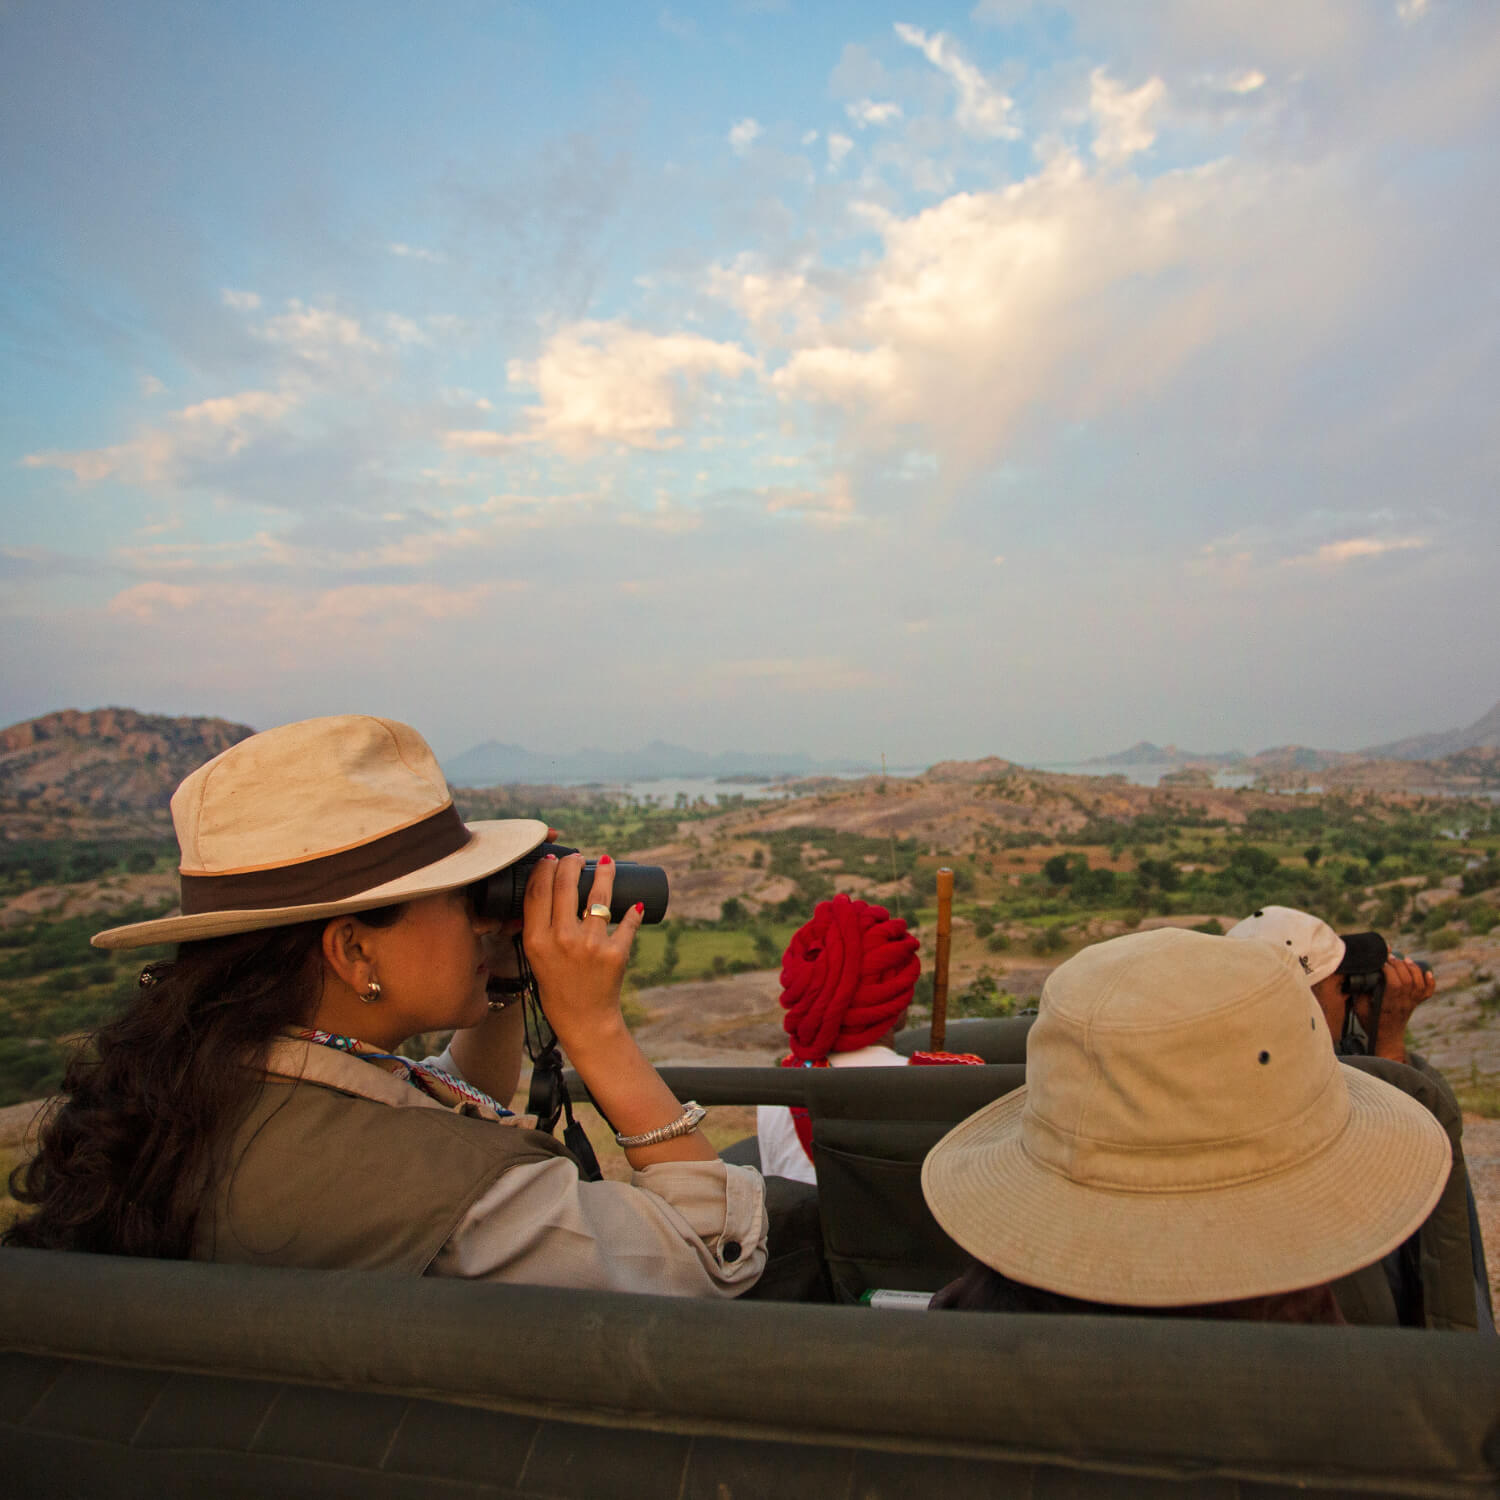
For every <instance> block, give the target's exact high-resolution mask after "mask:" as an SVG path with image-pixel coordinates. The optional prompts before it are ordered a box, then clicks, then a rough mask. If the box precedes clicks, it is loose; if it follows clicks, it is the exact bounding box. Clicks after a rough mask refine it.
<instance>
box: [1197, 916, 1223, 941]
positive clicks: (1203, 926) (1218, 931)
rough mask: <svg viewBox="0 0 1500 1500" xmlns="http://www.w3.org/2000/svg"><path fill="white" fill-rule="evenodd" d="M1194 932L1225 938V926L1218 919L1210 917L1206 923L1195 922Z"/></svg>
mask: <svg viewBox="0 0 1500 1500" xmlns="http://www.w3.org/2000/svg"><path fill="white" fill-rule="evenodd" d="M1193 931H1194V932H1206V933H1208V934H1209V936H1210V937H1223V936H1224V924H1223V923H1222V922H1220V921H1219V919H1218V918H1217V917H1210V918H1209V919H1208V920H1207V921H1206V922H1194V923H1193Z"/></svg>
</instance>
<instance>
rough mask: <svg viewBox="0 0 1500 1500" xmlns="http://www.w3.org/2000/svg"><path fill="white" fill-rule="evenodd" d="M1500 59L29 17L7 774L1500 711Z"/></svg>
mask: <svg viewBox="0 0 1500 1500" xmlns="http://www.w3.org/2000/svg"><path fill="white" fill-rule="evenodd" d="M1497 147H1500V6H1497V5H1495V4H1493V3H1490V0H1472V3H1465V0H1318V3H1316V4H1308V3H1306V0H1135V3H1132V4H1130V5H1128V6H1127V5H1120V4H1118V3H1116V0H1069V3H1060V4H1052V3H1028V0H979V3H978V4H973V3H969V4H962V5H951V4H940V3H930V0H914V3H910V4H908V3H901V4H898V5H894V6H890V5H887V4H885V3H883V0H860V3H857V4H856V3H847V0H844V3H840V0H817V3H813V0H785V3H771V0H759V3H755V0H720V3H717V4H690V3H687V0H676V3H674V4H672V5H670V6H662V5H658V4H632V3H627V0H619V3H604V0H598V3H592V4H585V3H577V0H575V3H568V0H551V3H546V4H541V3H538V4H502V3H486V4H481V3H464V0H447V3H437V4H427V5H417V4H395V3H387V0H359V3H357V4H356V3H349V4H336V3H320V0H297V3H283V0H259V3H257V4H255V5H237V6H227V5H219V6H206V5H201V4H197V3H193V0H184V3H180V4H173V3H167V0H136V3H132V4H130V5H119V4H117V3H91V0H90V3H85V0H0V722H4V723H11V722H15V721H17V720H20V719H24V718H29V717H31V716H34V715H37V714H41V713H45V712H48V711H50V710H53V709H58V708H64V707H79V708H90V707H97V706H102V705H106V704H124V705H128V706H130V707H134V708H138V709H141V710H143V711H148V712H159V713H173V714H220V715H224V716H226V717H228V718H232V719H236V720H242V721H245V722H248V723H250V724H253V725H255V726H257V727H268V726H270V725H272V724H276V723H281V722H285V721H288V720H291V719H297V718H303V717H309V716H312V715H316V714H323V713H343V712H352V711H362V712H373V713H380V714H385V715H387V716H390V717H394V718H399V719H404V720H407V721H408V722H410V723H413V724H415V725H416V726H417V727H418V728H419V729H420V730H421V731H422V732H423V733H424V734H425V735H426V736H427V737H428V739H429V740H430V741H431V742H432V744H433V746H434V748H435V749H436V750H437V751H438V753H439V755H440V756H450V757H451V756H453V755H456V754H458V753H459V752H461V751H463V750H465V749H467V748H468V747H469V746H471V745H473V744H475V743H477V742H479V741H482V740H486V739H498V740H502V741H507V742H511V743H516V744H522V745H525V746H527V747H529V748H531V749H536V750H544V749H546V748H547V747H548V746H557V747H559V748H563V747H570V748H571V747H577V746H610V747H621V748H630V747H634V746H638V745H640V744H643V743H645V742H646V741H648V740H651V739H654V738H660V739H665V740H670V741H673V742H676V743H679V744H684V745H688V746H691V747H693V748H695V749H702V750H710V751H712V750H722V749H727V748H736V749H747V750H767V749H771V750H776V749H779V750H788V751H791V750H796V751H805V752H810V753H812V754H814V755H817V756H824V757H833V756H839V757H854V758H856V759H860V760H865V761H870V762H874V761H877V760H878V759H879V757H880V756H881V755H885V756H886V757H887V758H888V760H889V762H890V763H891V764H893V765H898V764H899V765H910V764H926V763H929V762H931V761H934V760H938V759H945V758H963V759H968V758H973V757H977V756H981V755H988V754H998V755H1004V756H1008V757H1011V758H1013V759H1020V760H1033V761H1048V760H1071V759H1078V758H1082V757H1085V756H1088V755H1092V754H1097V753H1102V752H1107V751H1110V750H1115V749H1118V748H1121V747H1123V746H1124V745H1127V744H1129V743H1131V742H1133V741H1135V740H1137V739H1141V738H1147V739H1152V740H1156V741H1158V742H1167V741H1173V742H1175V743H1177V744H1179V745H1183V746H1189V747H1192V748H1194V749H1200V750H1213V749H1226V748H1230V747H1238V748H1242V749H1246V750H1256V749H1260V748H1264V747H1265V746H1268V745H1272V744H1280V743H1292V742H1296V743H1304V744H1312V745H1317V746H1323V747H1335V748H1353V747H1356V746H1360V745H1366V744H1370V743H1374V742H1378V741H1383V740H1389V739H1395V738H1398V737H1400V736H1403V735H1407V734H1412V733H1418V732H1422V731H1427V730H1438V729H1445V728H1450V727H1453V726H1455V725H1460V724H1465V723H1468V722H1470V721H1471V720H1473V719H1475V718H1477V717H1478V716H1479V715H1480V714H1482V713H1483V712H1484V711H1485V710H1486V709H1487V708H1489V706H1490V705H1491V704H1492V703H1493V702H1494V701H1495V700H1496V698H1497V697H1500V589H1497V588H1496V586H1495V560H1496V557H1497V556H1500V553H1497V547H1496V543H1497V540H1500V537H1497V532H1500V506H1497V504H1496V498H1497V496H1496V487H1497V474H1500V420H1497V419H1496V416H1495V409H1496V406H1497V397H1500V150H1497Z"/></svg>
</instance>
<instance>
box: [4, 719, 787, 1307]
mask: <svg viewBox="0 0 1500 1500" xmlns="http://www.w3.org/2000/svg"><path fill="white" fill-rule="evenodd" d="M172 817H173V823H174V826H175V828H176V831H177V837H178V843H179V845H180V848H181V856H182V857H181V864H180V880H181V893H182V903H181V914H180V915H176V916H171V917H165V918H160V919H157V920H154V921H149V922H139V923H134V924H132V925H130V926H126V927H117V928H113V929H111V930H109V931H106V932H102V933H99V934H97V935H96V936H95V938H94V942H95V944H96V945H97V946H99V947H103V948H135V947H145V946H149V945H152V944H157V943H166V942H176V943H177V944H178V945H179V946H178V949H177V956H176V958H175V959H174V960H172V961H170V962H163V963H152V964H148V965H147V966H146V968H145V969H144V970H143V971H142V975H141V987H140V989H139V991H138V993H137V994H136V996H135V997H134V999H133V1001H132V1002H131V1003H130V1004H129V1005H128V1006H127V1008H126V1009H125V1011H124V1012H123V1013H122V1014H121V1015H120V1016H119V1017H118V1018H117V1019H115V1020H113V1021H111V1022H110V1023H108V1024H107V1025H105V1026H103V1027H102V1028H100V1030H99V1031H98V1033H97V1034H96V1035H95V1037H94V1039H93V1047H92V1050H91V1052H90V1053H89V1054H80V1055H79V1056H78V1057H77V1058H75V1060H74V1061H73V1063H72V1064H71V1065H70V1067H69V1070H68V1074H67V1078H66V1080H65V1083H64V1090H65V1098H64V1100H63V1101H62V1102H61V1104H60V1105H59V1106H57V1107H55V1109H54V1110H53V1112H52V1113H51V1115H50V1117H49V1118H48V1119H47V1121H46V1122H45V1124H44V1125H43V1128H42V1133H41V1140H40V1148H39V1151H38V1153H37V1155H36V1156H35V1157H34V1158H33V1159H32V1160H31V1161H30V1162H28V1163H26V1164H25V1165H23V1166H22V1167H21V1168H18V1169H17V1171H16V1173H15V1174H13V1182H12V1191H13V1193H14V1194H15V1196H16V1197H17V1198H18V1199H19V1200H20V1201H21V1202H22V1203H23V1204H25V1205H29V1206H30V1207H31V1208H32V1210H33V1212H31V1213H30V1214H29V1215H28V1216H26V1217H23V1218H21V1219H20V1220H18V1221H17V1222H16V1223H15V1224H14V1225H13V1226H12V1228H11V1229H10V1231H9V1232H8V1234H7V1235H6V1241H7V1243H10V1244H14V1245H26V1246H35V1247H42V1248H47V1247H50V1248H57V1249H68V1250H90V1251H99V1252H105V1253H114V1254H124V1255H149V1256H159V1257H167V1258H179V1259H185V1258H194V1259H204V1260H215V1261H221V1262H229V1263H235V1264H240V1265H280V1266H301V1267H312V1268H361V1269H383V1270H391V1271H397V1272H405V1273H407V1274H412V1275H422V1274H428V1275H440V1276H457V1277H469V1278H477V1279H490V1280H499V1281H516V1282H530V1283H539V1284H545V1285H553V1286H574V1287H595V1288H605V1289H613V1290H625V1291H637V1292H656V1293H664V1294H678V1295H685V1296H729V1297H732V1296H738V1295H740V1294H742V1293H743V1292H745V1291H747V1290H748V1289H749V1288H751V1287H753V1286H754V1285H755V1283H756V1281H757V1280H758V1279H759V1277H760V1275H761V1271H762V1269H763V1267H764V1265H765V1259H766V1236H767V1215H766V1209H765V1196H764V1186H763V1183H762V1181H761V1178H760V1176H759V1175H758V1174H757V1173H756V1172H754V1171H752V1170H751V1169H749V1168H746V1167H738V1166H732V1165H728V1164H726V1163H724V1162H721V1161H720V1160H719V1159H718V1157H717V1156H716V1154H715V1152H714V1150H713V1147H712V1146H711V1145H710V1144H709V1142H708V1140H707V1139H706V1138H705V1137H704V1135H703V1134H702V1132H701V1131H700V1130H699V1129H698V1128H697V1127H698V1124H699V1121H700V1120H701V1119H702V1117H703V1114H704V1111H703V1110H702V1109H700V1108H698V1107H697V1106H696V1105H692V1104H689V1105H687V1106H684V1105H683V1104H682V1103H680V1102H679V1101H678V1100H677V1099H676V1098H674V1097H673V1095H672V1093H671V1091H670V1090H669V1089H668V1088H667V1086H666V1084H665V1083H664V1082H663V1081H662V1079H661V1078H660V1076H659V1075H658V1074H657V1072H656V1070H655V1068H654V1067H652V1065H651V1063H650V1062H649V1061H648V1060H647V1059H646V1057H645V1055H644V1054H643V1053H642V1052H641V1050H640V1048H639V1047H638V1046H637V1045H636V1043H635V1041H634V1039H633V1038H632V1037H631V1035H630V1032H629V1030H628V1029H627V1028H626V1025H625V1022H624V1018H623V1016H622V1015H621V1011H620V987H621V983H622V981H623V978H624V973H625V963H626V960H627V958H628V956H629V953H630V946H631V942H632V941H633V939H634V937H635V934H636V931H637V929H638V928H639V927H640V924H641V922H642V920H643V919H644V918H645V917H646V915H647V905H648V903H649V902H650V901H652V900H656V899H658V898H659V899H660V901H661V904H662V905H663V906H664V898H665V890H664V886H663V888H662V889H661V890H660V892H657V891H655V890H654V888H652V886H651V884H650V881H649V880H647V881H646V882H645V884H644V885H643V886H642V890H643V893H644V898H643V899H642V900H640V901H636V902H634V903H633V904H630V905H628V906H625V907H624V909H623V910H612V906H614V905H615V904H616V903H614V901H613V897H614V896H615V893H616V867H615V866H614V865H613V864H612V863H611V861H610V860H609V858H608V857H607V856H602V857H601V858H600V859H599V861H598V863H597V865H596V866H594V867H593V869H592V872H591V877H592V878H591V888H590V889H588V891H587V894H586V896H585V898H584V899H582V900H580V880H581V879H585V880H586V879H587V878H588V877H587V876H586V874H585V862H584V860H583V857H582V856H581V855H578V854H576V853H571V852H570V853H566V854H564V855H562V857H558V855H557V854H555V853H553V852H552V851H550V850H548V849H546V848H545V844H546V842H547V841H548V840H549V839H550V838H551V837H552V832H551V830H549V829H548V828H547V827H546V825H545V824H542V823H539V822H535V821H533V820H529V819H512V820H502V821H491V822H476V823H474V824H472V825H467V826H466V825H465V824H464V822H463V821H462V819H461V818H460V817H459V815H458V813H457V811H456V810H455V808H454V806H453V802H452V798H451V796H450V795H449V792H448V787H447V784H446V782H445V780H444V778H443V775H442V772H441V770H440V769H439V767H438V764H437V761H436V759H435V758H434V756H433V754H432V752H431V750H430V749H429V748H428V747H427V745H426V743H425V742H424V741H423V740H422V738H421V736H420V735H418V734H417V733H416V731H415V730H413V729H411V728H409V727H408V726H406V725H404V724H399V723H396V722H394V721H391V720H387V719H380V718H374V717H369V716H364V715H346V716H340V717H334V718H323V719H310V720H306V721H303V722H301V723H296V724H288V725H284V726H282V727H281V728H278V729H272V730H268V731H266V732H264V733H262V734H256V735H252V736H251V737H250V738H249V739H246V740H242V741H241V742H240V743H239V744H237V745H234V746H233V747H231V748H230V749H229V750H226V751H225V752H224V753H223V754H222V755H219V756H217V757H215V759H213V760H211V761H209V762H208V764H207V765H204V766H201V767H200V768H199V769H198V770H197V771H195V772H193V773H192V774H191V775H190V776H188V777H187V778H186V780H185V781H183V783H182V785H181V786H180V787H178V789H177V791H176V793H175V794H174V795H173V798H172ZM497 872H498V873H497ZM636 873H637V874H641V873H644V872H636ZM657 873H658V874H659V872H657ZM523 875H524V880H523ZM518 904H519V913H518V912H517V910H516V908H517V905H518ZM653 915H654V916H655V917H657V918H659V916H660V911H659V910H658V911H656V912H655V913H653ZM614 918H617V919H618V920H612V919H614ZM518 938H519V939H520V941H517V939H518ZM528 967H529V969H530V976H524V975H522V974H521V973H520V972H519V971H520V970H524V969H525V968H528ZM527 979H534V985H535V993H536V995H537V997H538V998H539V1000H540V1004H541V1007H542V1008H543V1010H544V1012H545V1020H546V1022H547V1023H549V1024H550V1026H551V1028H552V1030H553V1031H554V1032H555V1034H556V1038H557V1041H558V1042H559V1043H560V1044H561V1046H562V1048H563V1049H564V1050H565V1051H566V1053H567V1056H568V1060H569V1061H570V1063H571V1064H572V1065H573V1067H574V1068H575V1069H576V1070H577V1072H578V1074H579V1076H580V1078H581V1079H582V1080H583V1082H584V1084H585V1086H586V1087H587V1088H588V1090H589V1093H590V1095H591V1097H592V1098H593V1100H594V1102H595V1103H596V1104H597V1105H598V1107H599V1109H600V1111H601V1112H602V1113H603V1114H604V1115H605V1117H606V1118H607V1119H608V1120H609V1121H610V1123H611V1124H612V1126H613V1127H614V1129H615V1130H616V1131H617V1132H618V1134H617V1136H616V1139H617V1140H618V1142H619V1143H620V1145H621V1146H622V1147H623V1148H624V1149H625V1153H626V1158H627V1160H628V1161H629V1163H630V1165H631V1167H632V1169H633V1171H632V1177H631V1180H630V1182H629V1183H623V1182H608V1181H586V1180H584V1179H583V1177H582V1176H581V1175H580V1172H579V1168H578V1165H577V1163H576V1162H575V1161H574V1159H573V1157H572V1156H570V1155H569V1153H568V1152H567V1151H566V1150H565V1149H564V1148H563V1147H562V1146H560V1145H559V1144H558V1143H557V1142H555V1141H554V1140H553V1139H552V1137H551V1136H550V1135H548V1134H546V1133H544V1132H542V1131H539V1130H535V1129H531V1128H528V1123H527V1122H526V1121H525V1120H524V1119H523V1118H522V1117H519V1116H516V1115H513V1114H512V1113H511V1111H510V1109H509V1108H508V1101H509V1100H510V1098H511V1096H512V1094H513V1092H514V1090H515V1087H516V1084H517V1081H518V1078H519V1074H520V1068H521V1055H522V1050H523V1046H524V1043H525V1036H524V1028H525V1023H524V1018H523V1010H524V1006H523V1005H522V1004H520V1003H516V1001H517V1000H518V998H519V995H520V993H521V992H523V991H524V990H525V989H526V988H527V987H528V986H527V983H526V980H527ZM450 1028H451V1029H453V1031H454V1036H453V1040H452V1042H451V1043H450V1044H449V1046H448V1048H447V1049H446V1050H445V1052H444V1053H443V1054H442V1055H441V1056H439V1057H436V1058H429V1059H427V1061H426V1062H422V1063H418V1062H413V1061H411V1060H408V1059H407V1058H405V1057H402V1056H400V1055H399V1052H398V1049H399V1048H400V1046H401V1045H402V1043H404V1042H406V1041H408V1040H409V1039H410V1038H412V1037H414V1036H418V1035H420V1034H422V1033H424V1032H429V1031H438V1030H447V1029H450Z"/></svg>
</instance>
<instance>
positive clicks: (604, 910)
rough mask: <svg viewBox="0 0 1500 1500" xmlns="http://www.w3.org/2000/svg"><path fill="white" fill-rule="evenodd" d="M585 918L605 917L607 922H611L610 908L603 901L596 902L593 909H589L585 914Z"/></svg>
mask: <svg viewBox="0 0 1500 1500" xmlns="http://www.w3.org/2000/svg"><path fill="white" fill-rule="evenodd" d="M584 916H586V917H603V918H604V920H605V921H606V922H607V921H609V908H608V907H607V906H606V905H605V904H604V903H603V902H602V901H596V902H594V904H593V905H592V906H591V907H589V909H588V910H587V911H586V912H584Z"/></svg>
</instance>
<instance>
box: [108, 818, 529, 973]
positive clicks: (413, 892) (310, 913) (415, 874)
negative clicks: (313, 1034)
mask: <svg viewBox="0 0 1500 1500" xmlns="http://www.w3.org/2000/svg"><path fill="white" fill-rule="evenodd" d="M465 826H466V827H467V828H468V831H469V840H468V842H467V843H466V844H465V845H464V846H463V847H462V848H461V849H455V850H454V851H453V853H452V854H449V855H445V856H444V857H443V858H442V859H439V860H436V861H434V862H433V863H432V864H430V865H424V866H423V867H422V868H421V869H420V870H413V871H412V872H411V874H409V875H402V876H400V877H398V878H397V879H395V880H388V881H386V882H385V883H384V884H383V885H377V886H372V887H371V888H370V889H369V890H366V891H360V892H358V893H357V894H356V895H353V896H345V897H343V898H342V899H341V900H338V901H323V902H317V903H314V904H312V905H305V906H278V907H269V908H261V909H259V910H244V911H211V912H200V913H197V914H195V915H191V916H175V917H158V918H156V919H155V920H154V921H150V922H132V923H131V924H130V925H129V926H126V927H111V928H108V929H106V930H105V931H104V932H96V933H95V934H94V936H93V938H92V939H91V940H90V941H91V942H92V943H93V945H94V947H96V948H148V947H151V946H152V945H153V944H156V943H188V942H193V941H195V940H197V939H199V938H214V937H229V936H231V935H233V934H234V933H238V932H259V931H261V930H262V929H264V928H270V927H290V926H292V925H293V924H294V923H296V922H313V921H318V920H320V919H322V918H325V917H337V916H342V915H343V914H344V913H345V912H356V911H370V910H372V909H373V908H374V907H377V906H391V905H394V904H395V903H396V902H398V901H412V900H415V899H416V898H417V897H418V896H430V895H433V894H435V893H436V892H438V891H448V890H452V889H453V888H454V887H455V886H461V885H468V884H469V883H470V882H471V881H475V880H482V879H483V878H484V877H485V876H486V875H493V874H494V873H495V871H496V870H503V869H504V868H505V867H506V866H507V865H513V864H515V862H516V861H517V860H518V859H521V858H523V857H524V856H525V855H527V854H530V853H531V851H532V850H533V849H535V848H537V847H538V846H539V845H541V844H542V843H544V842H545V840H546V838H547V825H546V824H545V823H542V822H539V821H538V820H537V819H535V818H504V819H495V820H491V821H487V822H478V823H469V824H467V825H465Z"/></svg>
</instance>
